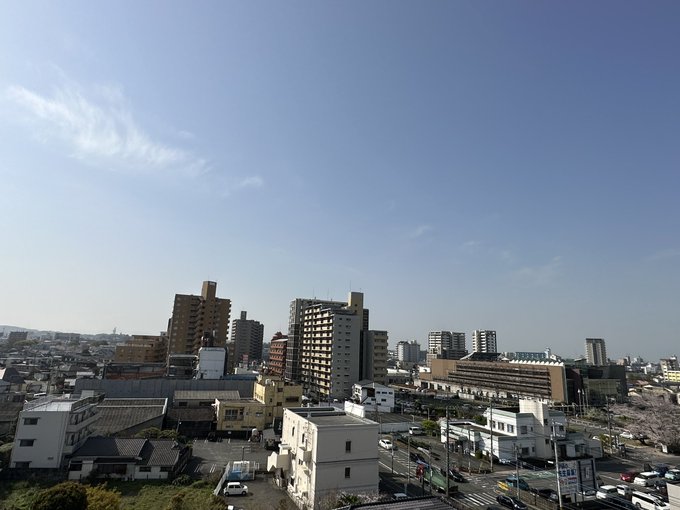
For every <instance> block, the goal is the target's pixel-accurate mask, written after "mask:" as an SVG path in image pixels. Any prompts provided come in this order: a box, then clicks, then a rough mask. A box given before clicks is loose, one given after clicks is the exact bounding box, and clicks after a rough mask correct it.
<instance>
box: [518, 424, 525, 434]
mask: <svg viewBox="0 0 680 510" xmlns="http://www.w3.org/2000/svg"><path fill="white" fill-rule="evenodd" d="M519 433H520V434H526V433H527V426H526V425H520V426H519Z"/></svg>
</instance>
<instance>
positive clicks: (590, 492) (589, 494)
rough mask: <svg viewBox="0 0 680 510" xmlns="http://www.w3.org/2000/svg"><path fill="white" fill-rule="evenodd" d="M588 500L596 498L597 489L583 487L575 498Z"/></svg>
mask: <svg viewBox="0 0 680 510" xmlns="http://www.w3.org/2000/svg"><path fill="white" fill-rule="evenodd" d="M578 499H580V500H582V501H588V500H593V499H597V491H596V490H595V489H583V490H582V491H581V492H580V493H579V495H578V496H577V500H578Z"/></svg>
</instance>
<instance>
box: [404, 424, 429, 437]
mask: <svg viewBox="0 0 680 510" xmlns="http://www.w3.org/2000/svg"><path fill="white" fill-rule="evenodd" d="M408 433H409V434H410V435H412V436H422V435H423V434H425V431H424V430H423V429H422V428H420V427H418V426H416V425H414V426H412V427H409V428H408Z"/></svg>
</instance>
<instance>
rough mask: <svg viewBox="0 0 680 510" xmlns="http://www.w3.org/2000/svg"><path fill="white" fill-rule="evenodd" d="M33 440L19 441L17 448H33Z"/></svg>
mask: <svg viewBox="0 0 680 510" xmlns="http://www.w3.org/2000/svg"><path fill="white" fill-rule="evenodd" d="M33 443H35V439H21V440H20V441H19V446H33Z"/></svg>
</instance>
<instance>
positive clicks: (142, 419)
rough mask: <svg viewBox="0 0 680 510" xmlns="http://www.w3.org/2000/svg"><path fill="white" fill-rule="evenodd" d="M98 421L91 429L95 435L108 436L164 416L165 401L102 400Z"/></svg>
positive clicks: (162, 399)
mask: <svg viewBox="0 0 680 510" xmlns="http://www.w3.org/2000/svg"><path fill="white" fill-rule="evenodd" d="M97 407H98V409H99V419H98V420H97V421H96V422H95V423H93V425H92V428H93V430H94V431H95V433H97V434H101V435H110V434H115V433H117V432H121V431H124V430H127V429H130V428H132V427H135V426H137V425H141V424H143V423H146V422H148V421H151V420H153V419H154V418H161V417H163V416H164V415H165V412H166V410H167V408H166V399H164V398H149V399H104V401H103V402H102V403H101V404H99V405H98V406H97Z"/></svg>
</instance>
